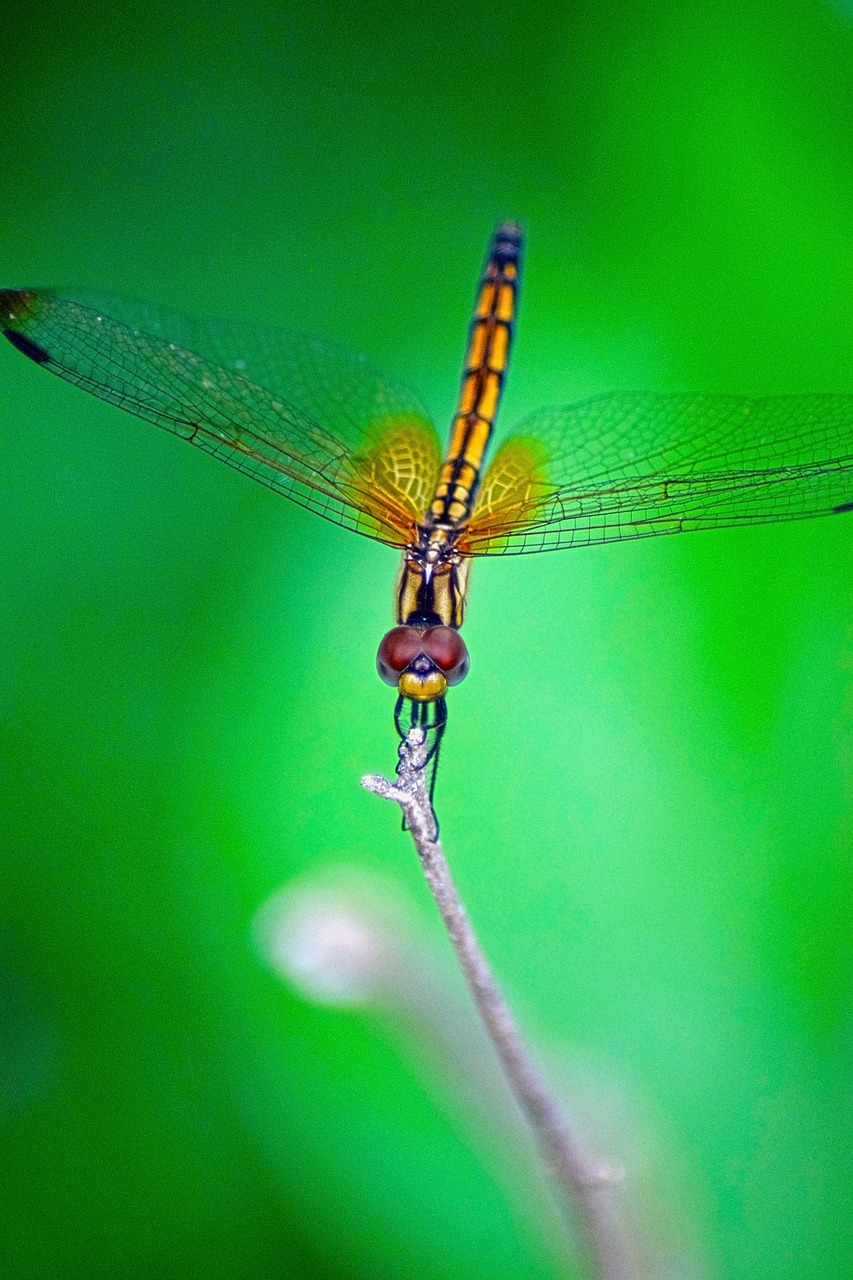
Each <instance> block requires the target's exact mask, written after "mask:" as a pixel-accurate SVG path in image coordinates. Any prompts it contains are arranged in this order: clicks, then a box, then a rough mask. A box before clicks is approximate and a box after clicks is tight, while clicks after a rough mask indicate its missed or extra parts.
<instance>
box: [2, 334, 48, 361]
mask: <svg viewBox="0 0 853 1280" xmlns="http://www.w3.org/2000/svg"><path fill="white" fill-rule="evenodd" d="M3 337H4V338H8V340H9V341H10V342H11V344H12V346H13V347H16V348H17V350H18V351H20V352H21V354H22V355H25V356H27V357H28V358H29V359H30V360H35V362H36V364H49V363H50V356H49V354H48V353H47V352H46V351H45V349H44V347H40V346H39V345H38V343H37V342H33V340H32V338H28V337H27V336H26V334H23V333H16V332H15V330H14V329H4V330H3Z"/></svg>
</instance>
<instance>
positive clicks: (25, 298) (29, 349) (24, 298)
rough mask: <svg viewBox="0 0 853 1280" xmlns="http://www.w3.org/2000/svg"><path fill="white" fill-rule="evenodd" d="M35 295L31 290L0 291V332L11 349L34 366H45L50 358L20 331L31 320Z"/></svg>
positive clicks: (35, 299)
mask: <svg viewBox="0 0 853 1280" xmlns="http://www.w3.org/2000/svg"><path fill="white" fill-rule="evenodd" d="M36 301H37V298H36V294H35V293H34V292H33V291H32V290H31V289H0V332H2V334H3V337H4V338H8V339H9V341H10V342H11V344H12V346H13V347H16V348H17V349H18V351H20V352H21V353H22V354H23V355H25V356H28V357H29V359H30V360H35V362H36V364H47V362H48V361H49V360H50V356H49V355H48V353H47V352H46V351H45V350H44V348H43V347H40V346H39V345H38V343H37V342H33V340H32V338H28V337H27V336H26V334H25V333H24V332H22V330H24V329H26V327H27V324H28V323H29V321H30V320H31V319H32V316H33V312H34V310H35V305H36Z"/></svg>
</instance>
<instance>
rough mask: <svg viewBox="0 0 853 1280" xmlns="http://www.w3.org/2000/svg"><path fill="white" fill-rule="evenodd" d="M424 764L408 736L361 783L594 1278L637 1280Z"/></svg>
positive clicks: (608, 1173)
mask: <svg viewBox="0 0 853 1280" xmlns="http://www.w3.org/2000/svg"><path fill="white" fill-rule="evenodd" d="M425 764H426V745H425V741H424V734H423V730H422V729H412V730H411V731H410V732H409V735H408V738H407V739H406V741H405V742H404V743H402V744H401V746H400V764H399V766H398V769H397V779H396V781H395V782H391V781H389V780H388V779H387V778H383V777H381V776H380V775H378V774H369V775H368V776H367V777H365V778H362V780H361V783H362V786H363V787H365V788H366V789H367V790H368V791H372V792H373V793H374V794H375V795H378V796H382V797H383V798H384V799H387V800H394V801H396V803H397V804H398V805H399V806H400V808H401V809H402V811H403V816H404V818H405V821H406V825H407V826H408V829H409V831H410V833H411V836H412V840H413V841H414V845H415V848H416V850H417V854H418V858H419V859H420V862H421V866H422V867H423V870H424V875H425V876H426V879H427V883H428V885H429V887H430V889H431V891H432V895H433V897H434V898H435V902H436V906H437V907H438V910H439V912H440V914H441V918H442V920H443V921H444V925H445V928H446V929H447V932H448V935H449V937H450V941H451V942H452V944H453V947H454V950H455V951H456V955H457V958H458V960H459V964H460V966H461V968H462V972H463V974H464V976H465V981H466V982H467V984H468V987H469V990H470V992H471V995H472V997H473V999H474V1003H475V1005H476V1007H477V1011H478V1013H479V1015H480V1017H481V1019H482V1021H483V1024H484V1026H485V1028H486V1031H487V1033H488V1035H489V1038H490V1040H491V1042H492V1045H493V1046H494V1049H495V1053H496V1054H497V1056H498V1058H499V1060H500V1063H501V1066H502V1067H503V1070H504V1073H505V1075H506V1078H507V1080H508V1082H509V1086H510V1088H511V1090H512V1092H513V1094H514V1095H515V1098H516V1101H517V1102H518V1105H519V1107H520V1108H521V1111H522V1113H523V1115H524V1117H525V1119H526V1120H527V1122H528V1124H529V1125H530V1127H531V1129H532V1130H533V1133H534V1136H535V1138H536V1142H537V1144H538V1147H539V1150H540V1152H541V1154H542V1156H543V1158H544V1160H545V1161H546V1163H547V1164H548V1166H549V1167H550V1169H551V1171H552V1172H553V1174H554V1177H555V1178H556V1181H557V1184H558V1186H559V1188H560V1190H561V1192H562V1195H563V1198H564V1200H565V1203H566V1206H567V1208H569V1209H574V1210H575V1212H576V1213H577V1216H578V1218H579V1220H580V1222H581V1226H582V1230H583V1234H584V1236H585V1238H586V1245H587V1249H588V1253H589V1256H590V1261H591V1264H592V1266H593V1267H594V1269H595V1274H596V1275H597V1276H598V1277H600V1280H636V1277H637V1271H636V1267H635V1264H634V1260H633V1258H632V1256H631V1251H630V1250H629V1248H628V1244H627V1241H626V1240H625V1238H624V1233H623V1231H622V1228H621V1226H620V1223H619V1221H618V1218H617V1214H616V1211H615V1206H614V1205H613V1203H612V1194H613V1184H614V1183H615V1182H617V1181H618V1180H619V1177H620V1174H619V1173H618V1171H615V1170H614V1169H613V1168H612V1167H609V1166H606V1165H603V1164H602V1163H600V1162H596V1161H594V1160H592V1159H590V1157H589V1156H588V1155H587V1154H586V1152H585V1151H584V1150H583V1148H582V1145H581V1143H580V1141H579V1139H578V1136H577V1134H576V1133H574V1132H573V1130H572V1128H571V1126H570V1124H569V1122H568V1120H567V1117H566V1116H565V1114H564V1112H563V1109H562V1107H561V1106H560V1103H559V1101H558V1100H557V1097H556V1095H555V1094H554V1092H553V1091H552V1089H551V1088H550V1087H549V1085H548V1084H547V1083H546V1081H545V1079H544V1078H543V1076H542V1074H541V1072H540V1071H539V1068H538V1066H537V1065H536V1063H535V1062H534V1060H533V1057H532V1055H531V1053H530V1051H529V1050H528V1048H527V1045H526V1044H525V1042H524V1039H523V1037H522V1034H521V1031H520V1029H519V1026H518V1023H517V1022H516V1020H515V1016H514V1014H513V1013H512V1011H511V1009H510V1007H509V1005H508V1004H507V1002H506V1000H505V998H504V996H503V994H502V993H501V990H500V988H499V987H498V984H497V982H496V981H495V978H494V976H493V974H492V971H491V969H490V967H489V964H488V961H487V960H486V957H485V955H484V954H483V951H482V949H481V947H480V944H479V942H478V941H477V937H476V935H475V933H474V930H473V928H472V926H471V922H470V921H469V919H468V915H467V912H466V910H465V907H464V906H463V904H462V900H461V899H460V897H459V892H458V890H457V888H456V885H455V884H454V882H453V879H452V877H451V874H450V868H449V867H448V865H447V860H446V858H445V856H444V851H443V849H442V847H441V842H440V841H439V839H438V826H437V823H436V820H435V815H434V813H433V811H432V806H431V804H430V801H429V796H428V794H427V790H426V782H425V776H424V774H425Z"/></svg>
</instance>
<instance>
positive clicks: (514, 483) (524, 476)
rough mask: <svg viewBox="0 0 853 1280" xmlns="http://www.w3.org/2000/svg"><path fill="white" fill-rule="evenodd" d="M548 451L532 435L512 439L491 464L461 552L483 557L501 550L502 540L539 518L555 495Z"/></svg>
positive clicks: (501, 448) (504, 444)
mask: <svg viewBox="0 0 853 1280" xmlns="http://www.w3.org/2000/svg"><path fill="white" fill-rule="evenodd" d="M548 457H549V455H548V450H547V448H546V447H545V445H544V444H542V442H541V441H539V440H536V439H535V438H534V437H533V436H511V437H510V438H509V439H508V440H506V441H505V442H504V443H503V444H502V445H501V447H500V449H498V451H497V453H496V454H495V456H494V458H493V459H492V461H491V463H490V464H489V466H488V468H487V470H486V473H485V475H484V476H483V482H482V484H481V486H480V490H479V493H478V494H477V499H476V502H475V503H474V511H473V513H472V515H471V522H470V524H469V525H468V528H467V529H466V531H465V533H464V535H463V537H462V538H461V539H460V543H459V545H460V550H463V551H468V552H470V553H471V554H472V555H483V554H485V553H487V552H495V551H498V550H500V547H501V541H502V539H503V538H504V537H505V536H506V535H507V534H509V533H512V532H514V531H515V530H517V529H524V528H527V527H528V526H529V525H531V524H534V523H535V522H536V521H537V520H538V519H539V518H540V514H541V510H542V504H543V503H544V502H545V501H546V500H547V499H548V498H549V497H550V496H551V495H552V494H553V492H554V486H553V484H551V483H550V482H549V480H548Z"/></svg>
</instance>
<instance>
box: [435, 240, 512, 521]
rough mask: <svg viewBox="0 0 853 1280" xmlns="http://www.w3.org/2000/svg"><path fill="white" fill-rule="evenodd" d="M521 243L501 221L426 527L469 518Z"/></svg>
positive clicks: (504, 354) (497, 393)
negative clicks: (448, 441) (447, 444)
mask: <svg viewBox="0 0 853 1280" xmlns="http://www.w3.org/2000/svg"><path fill="white" fill-rule="evenodd" d="M521 240H522V237H521V228H520V227H519V225H518V223H516V222H503V223H501V225H500V226H499V227H498V228H497V230H496V231H495V233H494V235H493V236H492V240H491V244H490V245H489V252H488V256H487V258H486V265H485V267H484V269H483V275H482V277H481V279H480V286H479V289H478V291H477V302H476V305H475V307H474V314H473V316H472V318H471V324H470V327H469V330H468V350H467V354H466V357H465V369H464V372H463V374H462V386H461V389H460V392H459V403H458V405H457V407H456V413H455V415H454V418H453V426H452V428H451V432H450V444H449V446H448V449H447V457H446V459H445V461H444V464H443V466H442V468H441V475H440V477H439V482H438V487H437V488H436V491H435V497H434V498H433V500H432V502H431V504H430V508H429V513H428V523H429V524H430V525H433V526H435V525H440V526H445V527H450V528H454V529H455V528H459V527H460V526H461V525H464V524H465V522H466V521H467V519H468V518H469V516H470V514H471V508H472V506H473V503H474V497H475V495H476V492H477V484H478V482H479V479H480V470H481V467H482V465H483V456H484V454H485V452H486V446H487V444H488V443H489V437H490V436H491V433H492V427H493V425H494V421H495V417H496V416H497V412H498V404H499V403H500V398H501V391H502V390H503V384H504V379H505V377H506V370H507V365H508V363H509V350H510V345H511V343H512V331H513V323H514V320H515V312H516V303H517V298H518V281H519V270H520V266H521Z"/></svg>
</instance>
